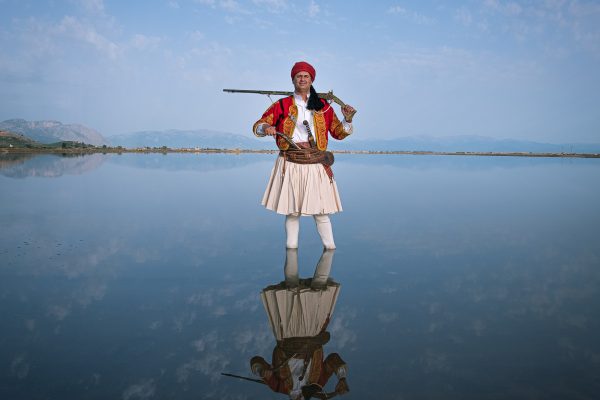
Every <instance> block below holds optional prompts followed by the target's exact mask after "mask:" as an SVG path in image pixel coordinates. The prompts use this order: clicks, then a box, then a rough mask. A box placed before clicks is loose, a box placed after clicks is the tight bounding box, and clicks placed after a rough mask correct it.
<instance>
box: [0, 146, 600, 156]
mask: <svg viewBox="0 0 600 400" xmlns="http://www.w3.org/2000/svg"><path fill="white" fill-rule="evenodd" d="M278 152H279V150H251V149H209V148H207V149H198V148H181V149H172V148H168V147H167V148H164V147H160V148H158V147H155V148H135V149H131V148H124V147H123V148H118V147H106V148H102V147H92V148H72V149H70V148H66V149H65V148H37V149H36V148H16V147H12V148H8V147H4V148H0V154H62V155H86V154H98V153H101V154H115V153H116V154H123V153H146V154H156V153H160V154H168V153H194V154H213V153H217V154H219V153H221V154H274V153H278ZM332 153H335V154H368V155H378V154H379V155H417V156H418V155H422V156H478V157H538V158H539V157H544V158H600V153H533V152H495V151H489V152H486V151H409V150H389V151H372V150H333V151H332Z"/></svg>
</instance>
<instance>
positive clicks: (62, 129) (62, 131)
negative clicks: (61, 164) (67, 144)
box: [0, 119, 108, 146]
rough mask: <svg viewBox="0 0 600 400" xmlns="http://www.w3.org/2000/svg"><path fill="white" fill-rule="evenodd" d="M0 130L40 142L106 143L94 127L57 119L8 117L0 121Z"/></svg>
mask: <svg viewBox="0 0 600 400" xmlns="http://www.w3.org/2000/svg"><path fill="white" fill-rule="evenodd" d="M0 130H3V131H10V132H14V133H19V134H21V135H25V136H27V137H28V138H30V139H32V140H35V141H37V142H40V143H56V142H62V141H73V142H84V143H87V144H93V145H97V146H98V145H103V144H108V142H107V141H106V139H105V138H104V137H103V136H102V135H101V134H100V133H99V132H97V131H95V130H94V129H91V128H88V127H85V126H83V125H78V124H63V123H61V122H58V121H26V120H24V119H9V120H6V121H2V122H0Z"/></svg>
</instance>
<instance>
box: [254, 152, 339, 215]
mask: <svg viewBox="0 0 600 400" xmlns="http://www.w3.org/2000/svg"><path fill="white" fill-rule="evenodd" d="M261 204H262V205H263V206H265V207H266V208H267V209H268V210H271V211H275V212H276V213H278V214H284V215H288V214H293V215H317V214H333V213H336V212H339V211H342V202H341V201H340V196H339V193H338V190H337V185H336V184H335V179H333V178H331V179H329V176H328V175H327V172H326V171H325V168H323V165H321V164H296V163H293V162H289V161H286V160H285V159H284V158H283V157H281V156H279V157H278V158H277V160H275V165H274V166H273V171H271V177H270V178H269V183H268V185H267V188H266V190H265V194H264V195H263V199H262V202H261Z"/></svg>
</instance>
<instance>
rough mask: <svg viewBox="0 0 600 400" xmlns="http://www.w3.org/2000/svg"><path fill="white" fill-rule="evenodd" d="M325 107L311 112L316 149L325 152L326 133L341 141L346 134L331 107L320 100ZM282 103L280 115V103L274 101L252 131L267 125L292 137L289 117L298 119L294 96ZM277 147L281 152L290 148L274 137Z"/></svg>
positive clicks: (292, 130)
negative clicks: (259, 126) (261, 125)
mask: <svg viewBox="0 0 600 400" xmlns="http://www.w3.org/2000/svg"><path fill="white" fill-rule="evenodd" d="M321 101H322V102H323V104H324V105H325V107H323V109H321V111H313V123H314V126H315V141H316V142H317V148H318V149H319V150H327V142H328V140H329V139H328V133H330V134H331V136H332V137H333V138H334V139H338V140H342V139H344V138H345V137H346V136H348V134H347V133H346V132H345V131H344V126H343V124H342V123H341V122H340V120H339V119H338V117H337V115H335V112H334V111H333V107H331V105H330V104H328V103H327V102H326V101H325V100H323V99H321ZM281 103H283V109H284V110H285V111H284V112H283V113H282V111H283V110H282V109H281V104H280V101H276V102H275V103H273V104H271V107H269V108H268V109H267V111H265V112H264V114H263V115H262V117H261V118H260V119H259V120H258V121H256V123H255V124H254V126H253V127H252V131H253V132H254V133H256V128H257V127H258V125H260V124H265V123H266V124H269V125H273V126H275V128H276V129H277V132H282V133H284V134H285V135H286V136H289V137H290V138H291V137H292V136H294V126H295V124H294V121H293V120H292V118H290V115H291V116H293V117H294V119H296V120H297V118H298V107H296V102H295V101H294V96H289V97H285V98H283V99H281ZM275 141H276V142H277V147H279V148H280V149H281V150H287V149H288V147H289V146H290V145H289V144H288V143H287V142H286V141H285V139H282V138H280V137H277V136H276V137H275Z"/></svg>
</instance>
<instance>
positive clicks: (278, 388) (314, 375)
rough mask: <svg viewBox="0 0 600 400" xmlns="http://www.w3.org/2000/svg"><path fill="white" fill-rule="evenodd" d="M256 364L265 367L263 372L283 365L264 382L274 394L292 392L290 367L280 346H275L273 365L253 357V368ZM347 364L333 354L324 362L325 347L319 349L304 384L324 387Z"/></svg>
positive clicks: (313, 356)
mask: <svg viewBox="0 0 600 400" xmlns="http://www.w3.org/2000/svg"><path fill="white" fill-rule="evenodd" d="M255 364H260V365H261V366H262V367H263V370H267V369H271V368H273V366H279V365H282V364H283V365H282V366H281V368H279V369H278V370H276V371H273V375H271V377H270V378H269V379H264V378H263V380H264V382H265V383H266V384H267V385H268V386H269V387H270V388H271V390H273V391H274V392H278V393H285V394H289V393H290V392H291V390H292V388H293V385H294V383H293V380H292V375H291V371H290V367H289V366H288V363H287V358H286V356H285V353H284V352H283V350H282V349H281V348H280V347H279V346H275V349H273V364H272V365H271V364H269V363H267V362H266V361H265V359H264V358H262V357H259V356H255V357H252V360H250V366H251V367H252V366H254V365H255ZM345 364H346V363H345V362H344V360H342V358H341V357H340V356H339V354H337V353H331V354H330V355H329V356H327V358H326V359H325V360H323V347H319V348H317V349H316V350H315V351H314V352H313V355H312V362H311V365H310V370H309V371H307V377H306V379H305V380H304V382H305V384H311V383H318V384H319V385H321V386H322V387H324V386H325V385H326V384H327V381H329V378H330V377H331V375H332V374H333V373H334V372H335V371H337V370H338V368H340V367H341V366H343V365H345ZM253 369H254V368H253Z"/></svg>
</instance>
